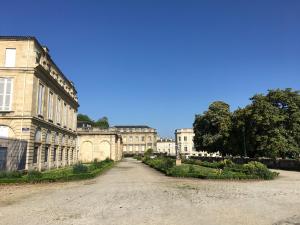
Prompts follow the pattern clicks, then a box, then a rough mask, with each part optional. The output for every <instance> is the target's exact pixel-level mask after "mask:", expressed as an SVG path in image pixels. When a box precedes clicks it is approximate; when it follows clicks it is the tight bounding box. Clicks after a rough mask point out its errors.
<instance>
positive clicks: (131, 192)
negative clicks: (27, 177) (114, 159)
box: [0, 159, 300, 225]
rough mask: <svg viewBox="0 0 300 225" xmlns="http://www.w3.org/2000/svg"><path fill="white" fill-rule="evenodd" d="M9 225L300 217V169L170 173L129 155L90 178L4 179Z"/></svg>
mask: <svg viewBox="0 0 300 225" xmlns="http://www.w3.org/2000/svg"><path fill="white" fill-rule="evenodd" d="M0 224H1V225H10V224H13V225H15V224H16V225H17V224H20V225H27V224H30V225H35V224H36V225H44V224H74V225H77V224H82V225H89V224H95V225H96V224H97V225H105V224H111V225H122V224H129V225H139V224H153V225H163V224H166V225H177V224H180V225H183V224H189V225H190V224H197V225H199V224H203V225H215V224H218V225H219V224H220V225H234V224H239V225H250V224H253V225H264V224H268V225H269V224H276V225H287V224H289V225H291V224H294V225H296V224H297V225H299V224H300V172H298V173H297V172H288V171H280V177H279V178H277V179H276V180H273V181H210V180H197V179H180V178H171V177H166V176H164V175H162V174H160V173H159V172H157V171H155V170H153V169H151V168H149V167H148V166H146V165H143V164H142V163H140V162H138V161H136V160H134V159H124V160H123V161H121V162H120V163H118V164H117V165H116V166H115V167H114V168H112V169H111V170H109V171H107V172H106V173H105V174H103V175H101V176H99V177H97V178H95V179H93V180H88V181H80V182H71V183H53V184H38V185H14V186H11V185H10V186H0Z"/></svg>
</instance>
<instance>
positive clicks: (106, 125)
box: [94, 116, 109, 129]
mask: <svg viewBox="0 0 300 225" xmlns="http://www.w3.org/2000/svg"><path fill="white" fill-rule="evenodd" d="M94 126H95V127H99V128H102V129H107V128H109V122H108V118H107V117H106V116H104V117H102V118H100V119H99V120H97V121H96V122H95V124H94Z"/></svg>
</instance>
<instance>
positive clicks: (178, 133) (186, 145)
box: [175, 128, 219, 157]
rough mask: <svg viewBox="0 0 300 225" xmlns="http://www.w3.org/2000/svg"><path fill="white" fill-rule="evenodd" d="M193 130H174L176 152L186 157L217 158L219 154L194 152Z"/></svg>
mask: <svg viewBox="0 0 300 225" xmlns="http://www.w3.org/2000/svg"><path fill="white" fill-rule="evenodd" d="M194 136H195V134H194V130H193V129H192V128H182V129H176V130H175V141H176V150H177V151H179V153H180V154H182V155H186V156H210V157H217V156H219V153H218V152H216V153H207V152H206V151H196V149H195V147H194V140H193V139H194Z"/></svg>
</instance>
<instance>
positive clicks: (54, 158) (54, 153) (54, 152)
mask: <svg viewBox="0 0 300 225" xmlns="http://www.w3.org/2000/svg"><path fill="white" fill-rule="evenodd" d="M55 161H56V148H55V147H54V148H53V162H55Z"/></svg>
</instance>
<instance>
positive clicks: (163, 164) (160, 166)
mask: <svg viewBox="0 0 300 225" xmlns="http://www.w3.org/2000/svg"><path fill="white" fill-rule="evenodd" d="M143 162H144V163H145V164H148V165H149V166H151V167H153V168H155V169H157V170H159V171H161V172H164V173H166V172H167V171H168V170H169V169H170V168H172V167H173V166H174V162H175V160H173V159H170V158H166V157H157V158H155V159H150V158H147V157H144V159H143Z"/></svg>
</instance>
